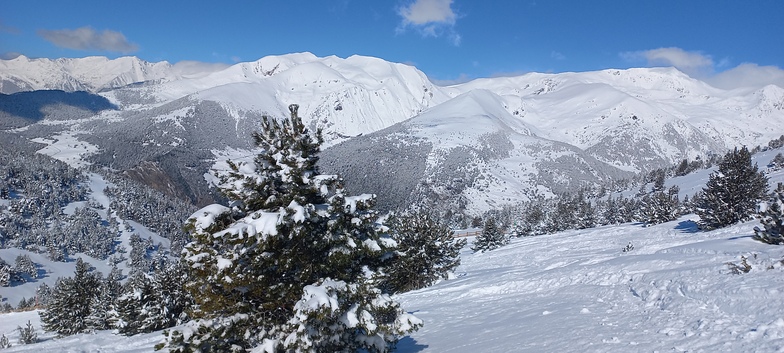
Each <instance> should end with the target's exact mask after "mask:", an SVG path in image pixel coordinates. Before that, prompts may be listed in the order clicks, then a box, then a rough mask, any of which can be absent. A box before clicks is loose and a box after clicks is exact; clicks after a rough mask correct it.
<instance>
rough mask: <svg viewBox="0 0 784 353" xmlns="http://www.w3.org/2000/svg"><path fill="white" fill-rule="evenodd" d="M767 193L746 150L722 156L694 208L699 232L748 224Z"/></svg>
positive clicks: (737, 150) (766, 187) (762, 177)
mask: <svg viewBox="0 0 784 353" xmlns="http://www.w3.org/2000/svg"><path fill="white" fill-rule="evenodd" d="M767 190H768V179H767V177H765V175H764V174H763V173H762V172H760V171H759V170H758V168H757V166H756V165H752V164H751V153H750V152H749V150H748V149H747V148H746V147H743V148H741V149H740V150H739V149H737V148H735V150H734V151H730V152H728V153H727V154H726V155H725V156H724V159H723V160H722V161H721V163H719V170H718V171H716V172H714V173H711V175H710V179H709V180H708V183H707V185H706V186H705V188H704V189H703V195H702V197H701V198H700V200H699V201H698V206H697V214H698V215H699V216H700V222H699V226H700V228H701V229H704V230H711V229H716V228H721V227H726V226H728V225H731V224H735V223H738V222H743V221H747V220H749V219H750V218H751V215H752V214H754V212H755V211H756V206H757V202H758V201H759V200H761V199H763V198H764V197H765V194H766V193H767Z"/></svg>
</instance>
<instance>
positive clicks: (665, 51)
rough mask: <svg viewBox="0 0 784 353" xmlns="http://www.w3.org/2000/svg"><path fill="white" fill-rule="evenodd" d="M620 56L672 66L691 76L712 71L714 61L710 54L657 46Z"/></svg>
mask: <svg viewBox="0 0 784 353" xmlns="http://www.w3.org/2000/svg"><path fill="white" fill-rule="evenodd" d="M621 57H622V58H623V59H625V60H628V61H632V62H635V61H647V64H648V66H672V67H675V68H676V69H678V70H681V71H683V72H685V73H686V74H688V75H691V76H697V77H699V76H705V75H708V74H710V73H712V72H713V70H714V62H713V58H712V57H711V56H710V55H705V54H703V53H701V52H698V51H686V50H683V49H681V48H676V47H670V48H658V49H651V50H643V51H635V52H625V53H621Z"/></svg>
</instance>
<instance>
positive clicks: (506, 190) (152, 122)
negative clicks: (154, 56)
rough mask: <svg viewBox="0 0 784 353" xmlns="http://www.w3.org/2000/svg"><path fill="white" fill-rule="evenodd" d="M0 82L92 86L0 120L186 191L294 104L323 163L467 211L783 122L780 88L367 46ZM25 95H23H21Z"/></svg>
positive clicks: (51, 69)
mask: <svg viewBox="0 0 784 353" xmlns="http://www.w3.org/2000/svg"><path fill="white" fill-rule="evenodd" d="M175 66H176V65H175ZM0 82H2V86H0V89H1V90H2V92H6V93H8V92H13V91H29V90H41V89H62V90H66V91H72V90H86V91H89V92H93V93H92V95H90V96H89V97H86V98H85V97H79V99H78V102H72V101H68V102H60V101H57V102H52V99H51V98H48V99H49V100H47V101H46V102H45V103H40V104H37V105H34V106H35V109H37V110H39V111H38V112H33V113H37V114H30V112H27V111H25V110H24V109H21V108H20V107H19V106H20V104H15V102H20V101H21V100H22V98H20V97H22V96H18V94H19V93H17V94H14V95H3V96H2V98H3V99H2V100H0V115H2V116H4V117H7V118H8V120H9V121H11V120H13V121H14V125H13V126H11V127H12V128H16V130H13V133H15V134H19V135H21V136H24V137H25V138H28V139H38V140H37V141H49V144H50V146H49V150H50V151H53V150H62V149H64V148H70V147H68V146H65V145H63V143H64V142H63V141H72V139H75V140H76V141H78V143H79V144H86V145H89V146H90V148H86V149H85V152H84V153H82V154H81V157H80V158H81V159H82V160H83V161H85V162H89V163H96V164H100V165H105V166H110V167H112V168H115V169H120V170H131V171H133V172H134V173H135V174H136V175H140V179H145V177H144V175H142V174H144V173H147V171H152V172H153V173H156V175H161V176H166V178H164V179H165V181H166V182H165V183H164V184H169V186H171V185H175V187H174V189H179V190H177V191H176V192H179V194H180V195H181V196H182V195H186V196H188V197H190V198H191V199H192V200H194V201H195V200H201V199H203V196H204V195H205V194H206V193H205V192H203V191H198V190H205V189H206V187H207V186H206V182H205V181H204V178H202V175H203V174H204V173H205V172H207V170H208V169H209V168H210V167H211V166H212V165H213V163H212V162H211V161H213V162H214V161H216V160H217V159H220V158H225V156H229V155H238V154H239V155H242V154H245V155H248V154H252V152H251V150H252V143H251V139H250V133H251V131H253V130H254V129H257V128H258V126H259V120H260V119H261V116H262V115H263V114H268V115H271V116H274V117H284V116H286V115H287V114H288V109H287V107H288V105H289V104H291V103H297V104H299V105H300V109H299V112H300V115H301V116H302V118H303V121H304V122H305V123H306V124H308V125H309V126H310V127H311V128H313V129H317V128H319V129H322V130H323V132H324V137H325V146H334V147H331V148H330V150H333V152H331V153H332V156H333V157H330V156H328V155H329V153H330V152H326V153H325V157H326V158H325V159H326V160H331V162H330V163H332V164H333V165H335V166H336V167H339V168H338V169H335V170H334V171H337V172H340V173H341V174H344V175H345V174H346V173H347V171H346V169H340V168H344V167H346V165H351V166H353V167H354V169H356V170H359V169H361V168H365V167H360V166H361V165H362V164H363V163H369V165H368V166H367V167H366V168H368V169H372V170H373V171H382V172H383V173H386V175H391V173H396V171H404V172H402V173H401V172H397V173H398V175H399V174H405V175H403V176H399V177H398V178H400V179H401V181H402V182H404V183H405V185H407V187H406V188H405V189H401V190H400V192H396V193H395V194H394V195H392V196H390V199H394V200H395V202H405V201H404V200H406V199H407V198H409V196H410V195H415V196H417V195H418V196H423V195H430V196H434V195H441V196H443V195H446V194H455V195H463V196H465V197H468V196H470V195H473V194H482V195H487V197H488V200H487V201H482V202H479V203H476V202H473V201H472V204H471V205H468V204H465V205H463V206H465V207H472V208H473V207H480V204H483V205H484V206H482V207H480V208H486V207H490V206H491V203H489V202H490V201H489V200H491V199H492V200H495V201H492V205H498V204H499V203H503V202H512V201H513V200H519V199H524V198H525V197H528V196H530V195H533V194H543V195H547V194H551V193H555V192H559V191H563V190H564V189H567V188H570V187H574V186H578V185H584V184H585V183H594V182H597V181H600V180H604V179H606V178H611V177H617V176H620V175H625V174H624V173H628V172H637V171H646V170H650V169H653V168H658V167H661V166H665V165H669V164H672V163H675V162H678V161H680V160H682V159H685V158H688V159H694V158H697V157H704V156H706V155H708V154H722V153H723V152H724V151H725V150H726V149H728V148H731V147H734V146H738V145H748V146H756V145H764V144H766V143H767V142H768V141H770V140H771V139H774V138H778V137H779V136H780V135H781V134H782V133H783V132H784V88H782V87H778V86H766V87H758V88H755V89H739V90H721V89H717V88H714V87H711V86H709V85H707V84H705V83H704V82H702V81H699V80H695V79H693V78H690V77H688V76H687V75H685V74H683V73H681V72H679V71H677V70H675V69H671V68H651V69H628V70H604V71H596V72H583V73H561V74H540V73H530V74H526V75H521V76H517V77H499V78H488V79H479V80H474V81H471V82H467V83H464V84H460V85H455V86H449V87H440V86H437V85H435V84H433V83H432V82H431V81H430V80H429V79H428V78H427V77H426V75H424V74H423V73H422V72H421V71H419V70H417V69H416V68H415V67H412V66H409V65H404V64H398V63H390V62H387V61H384V60H381V59H377V58H371V57H363V56H352V57H349V58H345V59H342V58H338V57H334V56H331V57H324V58H319V57H316V56H314V55H313V54H310V53H298V54H288V55H281V56H269V57H264V58H261V59H259V60H257V61H254V62H245V63H238V64H235V65H232V66H229V67H225V68H222V69H213V70H207V71H200V73H199V74H190V75H185V74H183V73H182V71H181V70H177V69H175V68H174V66H172V65H169V64H168V63H165V62H162V63H147V62H144V61H141V60H139V59H137V58H132V57H126V58H119V59H115V60H108V59H105V58H97V57H91V58H84V59H56V60H49V59H28V58H25V57H18V58H16V59H13V60H4V61H0ZM30 94H32V95H33V96H32V97H31V96H29V95H30ZM49 97H51V95H49ZM88 98H89V99H88ZM31 100H33V101H34V100H35V92H32V93H28V96H24V102H29V101H31ZM90 102H100V103H101V105H100V107H101V108H100V109H91V107H94V106H95V103H90ZM55 104H57V107H58V108H57V109H53V108H52V105H55ZM23 105H24V106H26V107H28V108H29V106H30V105H29V104H23ZM64 106H72V107H73V106H75V107H76V108H78V109H63V107H64ZM107 106H110V107H113V109H105V108H106V107H107ZM28 110H29V109H28ZM24 114H26V116H27V117H26V118H24V119H22V118H20V116H22V115H24ZM29 116H34V118H29ZM412 118H413V119H412ZM20 119H21V120H20ZM409 119H412V120H409ZM20 121H21V122H20ZM54 122H56V123H54ZM20 125H23V127H21V128H20ZM9 128H10V127H9ZM374 133H375V134H374ZM63 136H69V138H68V139H63V138H61V137H63ZM378 141H386V142H385V143H380V142H378ZM341 142H345V144H344V145H343V146H342V147H341V145H338V144H339V143H341ZM391 146H394V147H391ZM235 152H236V153H235ZM335 158H340V159H345V162H341V163H342V164H341V163H336V162H335ZM352 158H354V159H352ZM371 161H372V162H371ZM143 162H145V164H142V163H143ZM343 164H345V165H343ZM358 168H359V169H358ZM351 173H353V172H351ZM455 173H456V174H455ZM363 175H365V174H357V175H356V176H354V175H352V176H349V175H346V177H347V183H348V184H349V187H350V188H352V189H353V188H362V183H358V182H353V181H351V179H352V178H354V179H361V178H362V176H363ZM412 176H416V178H415V179H411V180H409V178H411V177H412ZM156 178H157V177H156ZM147 179H150V178H147ZM403 179H405V180H403ZM390 188H399V186H390ZM170 189H171V188H170ZM412 190H413V191H414V192H413V193H412ZM176 192H175V193H176ZM501 194H503V196H500V195H501ZM499 196H500V197H499ZM469 198H470V197H469ZM470 199H472V200H474V198H470Z"/></svg>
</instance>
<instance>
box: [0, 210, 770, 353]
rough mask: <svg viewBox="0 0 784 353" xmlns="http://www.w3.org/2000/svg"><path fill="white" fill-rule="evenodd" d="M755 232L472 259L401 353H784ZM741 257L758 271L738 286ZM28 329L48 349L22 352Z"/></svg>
mask: <svg viewBox="0 0 784 353" xmlns="http://www.w3.org/2000/svg"><path fill="white" fill-rule="evenodd" d="M691 217H692V218H694V217H695V216H691ZM756 224H757V222H748V223H744V224H739V225H735V226H731V227H728V228H724V229H720V230H717V231H713V232H698V231H697V229H696V227H695V224H694V223H693V222H691V221H690V220H689V216H687V217H684V218H681V219H680V220H678V221H674V222H670V223H665V224H661V225H657V226H653V227H648V228H645V227H642V226H641V225H639V224H626V225H621V226H609V227H601V228H595V229H587V230H579V231H567V232H563V233H558V234H553V235H545V236H539V237H531V238H521V239H515V240H513V241H512V242H511V244H509V245H507V246H505V247H503V248H500V249H497V250H493V251H491V252H487V253H481V254H473V253H471V251H470V250H468V247H466V249H465V250H464V253H463V255H462V259H463V264H462V265H461V266H460V267H459V268H458V270H457V276H458V277H457V278H455V279H451V280H448V281H443V282H441V283H438V284H436V285H435V286H433V287H430V288H425V289H422V290H419V291H414V292H410V293H406V294H403V295H401V296H399V300H400V301H401V302H402V304H403V307H404V308H406V309H407V310H409V311H411V312H413V313H415V314H416V315H417V316H418V317H419V318H421V319H423V320H424V321H425V326H424V327H423V328H422V329H421V330H420V331H418V332H416V333H414V334H413V335H411V337H406V338H404V339H403V340H402V341H401V342H400V343H399V345H398V350H397V351H398V352H407V353H408V352H574V351H587V352H780V351H782V350H784V301H782V300H781V295H782V291H784V276H782V272H783V271H784V268H782V264H781V261H782V259H784V247H781V246H772V245H766V244H763V243H760V242H757V241H754V240H752V239H751V234H752V233H753V231H752V228H753V226H754V225H756ZM630 242H631V243H632V245H633V246H634V249H633V250H631V251H628V252H624V251H623V249H624V248H625V247H626V246H627V244H629V243H630ZM742 257H745V258H747V259H748V260H747V263H748V264H749V265H750V266H751V270H750V271H749V272H748V273H740V274H734V273H733V271H732V270H731V269H730V266H729V265H727V263H735V264H737V265H741V261H742ZM27 320H30V321H32V322H33V324H34V325H36V328H37V331H38V333H39V336H40V338H41V339H42V342H41V343H38V344H34V345H28V346H22V345H19V344H18V343H17V337H18V332H17V331H16V327H17V326H24V324H26V323H27ZM0 333H2V334H5V335H6V336H7V337H9V339H10V340H11V343H12V344H14V346H13V347H11V348H9V349H7V350H4V352H6V351H7V352H151V351H153V346H154V345H155V344H156V343H158V342H160V341H161V339H162V335H161V334H160V333H152V334H145V335H140V336H136V337H131V338H128V337H124V336H120V335H114V334H112V333H111V332H109V331H106V332H98V333H95V334H83V335H76V336H71V337H66V338H61V339H56V338H54V335H53V334H51V333H43V331H42V330H41V329H40V320H39V319H38V315H37V314H35V313H34V312H28V313H12V314H4V315H2V316H0Z"/></svg>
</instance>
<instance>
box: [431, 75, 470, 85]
mask: <svg viewBox="0 0 784 353" xmlns="http://www.w3.org/2000/svg"><path fill="white" fill-rule="evenodd" d="M429 79H430V82H433V83H434V84H435V85H436V86H441V87H446V86H452V85H459V84H461V83H466V82H468V81H471V80H473V78H471V77H470V76H468V75H467V74H465V73H461V74H460V75H459V76H457V78H454V79H449V80H439V79H436V78H432V77H430V78H429Z"/></svg>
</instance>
